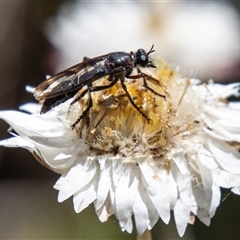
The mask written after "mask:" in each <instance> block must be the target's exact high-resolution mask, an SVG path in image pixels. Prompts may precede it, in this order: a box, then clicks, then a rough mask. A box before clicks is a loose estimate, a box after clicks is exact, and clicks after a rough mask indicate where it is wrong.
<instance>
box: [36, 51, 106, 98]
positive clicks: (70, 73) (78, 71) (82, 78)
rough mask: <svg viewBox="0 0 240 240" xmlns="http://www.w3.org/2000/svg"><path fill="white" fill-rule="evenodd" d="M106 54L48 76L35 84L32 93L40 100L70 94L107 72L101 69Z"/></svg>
mask: <svg viewBox="0 0 240 240" xmlns="http://www.w3.org/2000/svg"><path fill="white" fill-rule="evenodd" d="M108 55H109V54H105V55H102V56H98V57H95V58H90V59H85V60H84V61H83V62H81V63H78V64H76V65H74V66H72V67H70V68H68V69H66V70H64V71H62V72H60V73H58V74H56V75H54V76H52V77H50V78H48V79H47V80H45V81H44V82H42V83H41V84H39V85H38V86H37V88H36V89H35V91H34V93H33V95H34V97H35V98H36V99H37V100H38V101H40V102H42V101H44V100H46V99H51V98H56V97H58V96H61V95H63V94H67V93H70V95H71V96H72V95H73V93H77V91H78V90H79V89H81V88H82V87H83V86H85V85H86V84H88V83H91V82H93V81H96V80H97V79H98V78H100V77H102V76H104V75H106V74H107V72H106V71H105V72H104V71H103V69H101V66H102V67H103V68H104V64H103V61H104V60H105V59H106V58H107V56H108ZM71 92H72V94H71Z"/></svg>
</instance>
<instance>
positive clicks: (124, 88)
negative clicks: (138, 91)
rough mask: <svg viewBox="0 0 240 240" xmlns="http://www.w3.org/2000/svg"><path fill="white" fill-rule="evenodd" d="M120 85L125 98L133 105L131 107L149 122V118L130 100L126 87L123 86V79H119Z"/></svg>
mask: <svg viewBox="0 0 240 240" xmlns="http://www.w3.org/2000/svg"><path fill="white" fill-rule="evenodd" d="M121 85H122V88H123V90H124V91H125V93H126V95H127V98H128V100H129V102H130V103H131V104H132V105H133V107H135V108H136V109H137V111H138V112H139V113H140V114H141V115H142V116H143V117H144V118H145V119H146V120H147V121H148V123H149V121H150V118H149V117H148V116H147V115H146V114H145V113H144V112H143V111H142V110H141V109H140V108H139V107H138V106H137V105H136V103H135V102H134V101H133V99H132V98H131V96H130V94H129V92H128V90H127V87H126V85H125V84H124V78H121Z"/></svg>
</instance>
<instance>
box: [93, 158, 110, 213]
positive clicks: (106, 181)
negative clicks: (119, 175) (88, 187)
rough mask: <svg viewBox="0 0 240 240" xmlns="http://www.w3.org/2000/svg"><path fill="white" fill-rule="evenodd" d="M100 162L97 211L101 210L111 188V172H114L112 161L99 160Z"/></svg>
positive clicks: (106, 159)
mask: <svg viewBox="0 0 240 240" xmlns="http://www.w3.org/2000/svg"><path fill="white" fill-rule="evenodd" d="M99 162H100V176H99V182H98V189H97V200H96V204H95V208H96V210H98V209H100V208H101V207H102V205H103V204H104V202H105V200H106V199H107V196H108V193H109V190H110V186H111V180H110V172H111V170H112V169H111V160H109V159H108V158H105V159H102V160H101V159H99Z"/></svg>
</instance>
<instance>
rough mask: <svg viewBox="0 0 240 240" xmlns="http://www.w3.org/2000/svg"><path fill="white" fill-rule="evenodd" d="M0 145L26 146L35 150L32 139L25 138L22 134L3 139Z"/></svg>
mask: <svg viewBox="0 0 240 240" xmlns="http://www.w3.org/2000/svg"><path fill="white" fill-rule="evenodd" d="M0 145H1V146H5V147H22V148H25V149H27V150H29V151H31V152H32V151H33V149H34V148H35V147H34V144H32V143H31V142H30V141H27V140H25V139H23V138H22V137H20V136H16V137H12V138H9V139H6V140H2V141H0Z"/></svg>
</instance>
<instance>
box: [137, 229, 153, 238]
mask: <svg viewBox="0 0 240 240" xmlns="http://www.w3.org/2000/svg"><path fill="white" fill-rule="evenodd" d="M137 240H152V234H151V231H149V230H146V231H145V232H144V233H143V234H142V235H138V236H137Z"/></svg>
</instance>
